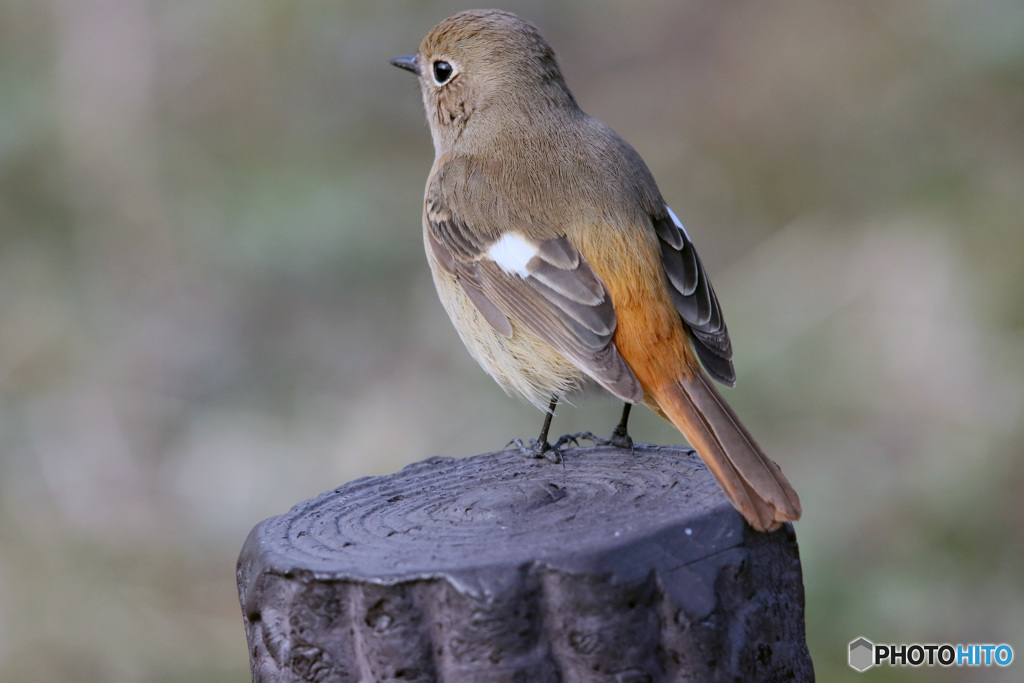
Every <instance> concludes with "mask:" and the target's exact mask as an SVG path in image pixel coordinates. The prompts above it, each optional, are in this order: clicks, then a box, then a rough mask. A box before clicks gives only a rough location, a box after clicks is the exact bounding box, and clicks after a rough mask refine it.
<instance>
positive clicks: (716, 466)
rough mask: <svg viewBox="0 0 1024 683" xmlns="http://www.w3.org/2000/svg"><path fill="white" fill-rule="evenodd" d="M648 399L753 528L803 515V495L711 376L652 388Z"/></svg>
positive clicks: (772, 526)
mask: <svg viewBox="0 0 1024 683" xmlns="http://www.w3.org/2000/svg"><path fill="white" fill-rule="evenodd" d="M653 389H654V390H653V391H651V390H650V388H649V390H648V392H647V393H648V397H649V399H650V398H653V399H654V400H655V401H656V402H657V404H658V405H657V408H658V409H660V410H658V412H660V413H662V414H663V416H664V417H666V418H667V419H668V420H669V421H670V422H671V423H672V424H674V425H675V426H676V427H677V428H678V429H679V431H681V432H682V433H683V436H685V437H686V438H687V440H688V441H689V442H690V445H692V446H693V447H694V448H695V449H696V450H697V453H698V454H699V455H700V457H701V458H702V459H703V460H704V462H705V464H707V466H708V468H709V469H710V470H711V473H712V474H714V475H715V479H717V480H718V483H719V485H721V487H722V489H723V490H724V491H725V493H726V495H727V496H728V497H729V500H730V501H732V504H733V505H734V506H735V507H736V509H737V510H739V511H740V512H741V513H742V514H743V516H744V517H746V519H747V521H748V522H749V523H750V525H751V526H752V527H754V528H755V529H757V530H759V531H771V530H773V529H777V528H778V527H779V526H780V525H781V524H782V523H783V522H787V521H796V520H798V519H799V518H800V513H801V508H800V499H799V498H798V497H797V495H796V491H794V490H793V487H792V486H791V485H790V483H789V481H788V480H787V479H786V476H785V475H784V474H783V473H782V470H781V469H779V466H778V465H776V464H775V462H774V461H773V460H772V459H771V458H769V457H768V456H767V455H765V454H764V451H762V450H761V447H760V446H758V445H757V442H756V441H754V437H752V436H751V435H750V432H748V431H747V429H746V427H744V426H743V424H742V423H741V422H740V420H739V418H738V417H736V413H734V412H733V410H732V408H730V407H729V404H728V403H726V402H725V399H724V398H722V395H721V394H719V393H718V390H717V389H715V387H714V385H713V384H712V383H711V379H710V378H709V377H708V376H707V375H705V374H704V373H703V372H702V371H700V370H696V371H695V372H694V374H693V377H692V378H689V379H684V380H681V381H678V382H674V383H670V384H666V385H664V386H661V387H653Z"/></svg>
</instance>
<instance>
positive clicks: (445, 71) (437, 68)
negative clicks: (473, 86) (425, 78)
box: [434, 59, 455, 85]
mask: <svg viewBox="0 0 1024 683" xmlns="http://www.w3.org/2000/svg"><path fill="white" fill-rule="evenodd" d="M454 71H455V70H454V69H453V68H452V65H451V64H449V63H448V62H445V61H442V60H440V59H439V60H437V61H436V62H434V81H435V82H436V83H437V84H438V85H444V84H445V83H447V82H448V79H449V78H451V77H452V73H453V72H454Z"/></svg>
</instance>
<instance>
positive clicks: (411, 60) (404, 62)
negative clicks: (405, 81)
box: [389, 55, 420, 76]
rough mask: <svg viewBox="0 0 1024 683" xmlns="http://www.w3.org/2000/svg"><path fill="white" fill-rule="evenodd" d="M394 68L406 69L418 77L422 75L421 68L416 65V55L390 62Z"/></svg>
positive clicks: (403, 56)
mask: <svg viewBox="0 0 1024 683" xmlns="http://www.w3.org/2000/svg"><path fill="white" fill-rule="evenodd" d="M389 63H390V64H391V65H392V66H397V67H398V68H399V69H405V70H406V71H411V72H413V73H414V74H416V75H417V76H418V75H419V73H420V67H419V65H418V64H417V63H416V55H402V56H401V57H395V58H394V59H392V60H390V62H389Z"/></svg>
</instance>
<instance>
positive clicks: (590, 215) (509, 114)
mask: <svg viewBox="0 0 1024 683" xmlns="http://www.w3.org/2000/svg"><path fill="white" fill-rule="evenodd" d="M391 63H392V64H393V65H394V66H397V67H399V68H401V69H405V70H407V71H410V72H412V73H413V74H415V75H416V76H417V79H418V81H419V85H420V90H421V94H422V98H423V105H424V109H425V111H426V117H427V122H428V125H429V128H430V133H431V137H432V140H433V145H434V152H435V155H434V162H433V166H432V168H431V170H430V174H429V176H428V179H427V184H426V188H425V192H424V199H423V240H424V249H425V251H426V256H427V261H428V263H429V266H430V271H431V274H432V278H433V281H434V284H435V286H436V289H437V293H438V296H439V298H440V300H441V303H442V305H443V307H444V309H445V310H446V312H447V313H448V316H449V317H450V318H451V320H452V323H453V324H454V326H455V329H456V330H457V332H458V334H459V336H460V338H461V339H462V341H463V343H464V344H465V346H466V347H467V349H468V350H469V352H470V354H471V355H472V356H473V357H474V358H475V359H476V361H477V362H478V363H479V364H480V365H481V366H482V367H483V369H484V370H485V371H486V372H487V373H488V374H490V375H491V377H493V378H494V379H495V380H496V381H497V383H498V384H499V385H500V386H501V387H502V388H504V389H505V391H506V392H508V393H510V394H518V395H520V396H521V397H523V398H525V399H526V400H527V401H529V402H530V403H533V404H534V405H535V406H537V407H538V408H539V409H540V410H542V411H544V412H545V417H544V425H543V427H542V430H541V433H540V437H539V438H538V439H537V440H535V441H534V442H533V444H532V445H531V447H529V448H530V449H532V450H531V452H532V453H533V454H534V455H546V454H547V455H551V454H552V452H553V453H554V455H556V456H557V455H558V453H557V450H556V448H555V447H552V446H551V445H550V444H549V443H548V441H547V435H548V429H549V427H550V424H551V418H552V415H553V414H554V410H555V406H556V405H557V403H558V401H559V400H561V399H563V398H565V397H566V396H569V395H574V394H576V393H579V392H588V391H593V390H594V389H603V390H604V391H607V392H608V393H610V394H612V395H613V396H614V397H616V398H617V399H619V400H621V401H622V402H623V404H624V407H623V414H622V419H621V421H620V422H619V424H618V425H617V426H616V428H615V430H614V432H613V435H612V439H610V440H608V441H610V442H611V443H614V444H616V445H631V444H632V441H631V439H630V437H629V435H628V429H627V420H628V417H629V411H630V408H631V407H632V406H633V405H634V404H637V403H643V404H644V405H646V406H647V407H649V408H650V409H652V410H653V411H654V412H655V413H657V414H658V415H660V416H661V417H662V418H664V419H666V420H668V421H669V422H671V423H672V424H673V425H675V426H676V427H677V428H678V429H679V431H680V432H681V433H682V434H683V436H684V437H685V438H686V439H687V441H688V442H689V443H690V445H691V446H692V447H693V448H694V449H695V450H696V452H697V453H698V454H699V455H700V457H701V458H702V460H703V461H704V462H705V464H706V465H707V467H708V469H709V470H710V471H711V473H712V474H713V475H714V477H715V479H716V480H717V481H718V483H719V485H720V486H721V488H722V489H723V491H724V492H725V494H726V496H727V497H728V499H729V500H730V501H731V503H732V504H733V506H734V507H735V508H736V509H737V510H738V511H739V512H740V513H741V514H742V515H743V517H744V518H745V519H746V520H747V522H748V523H749V524H750V525H751V526H752V527H753V528H754V529H757V530H759V531H772V530H775V529H777V528H779V527H780V526H781V525H782V524H784V523H786V522H790V521H796V520H798V519H799V518H800V515H801V505H800V500H799V498H798V496H797V494H796V492H795V491H794V489H793V487H792V486H791V485H790V483H789V481H788V480H787V479H786V477H785V475H784V474H783V473H782V470H781V469H780V468H779V466H778V465H777V464H776V463H775V462H774V461H773V460H772V459H770V458H769V457H768V456H767V455H765V453H764V451H763V450H762V448H761V446H759V445H758V443H757V442H756V441H755V440H754V437H753V436H752V435H751V434H750V432H749V431H748V430H747V428H746V427H745V426H744V425H743V423H742V422H740V419H739V418H738V417H737V415H736V413H735V412H734V411H733V409H732V408H731V407H730V406H729V404H728V403H727V402H726V401H725V399H724V398H723V397H722V395H721V393H720V392H719V391H718V389H717V388H716V387H715V384H714V380H717V381H718V382H720V383H722V384H724V385H726V386H733V385H734V383H735V381H736V374H735V370H734V367H733V363H732V342H731V341H730V338H729V333H728V330H727V328H726V325H725V321H724V319H723V317H722V311H721V307H720V305H719V302H718V298H717V296H716V294H715V291H714V289H713V288H712V286H711V282H710V280H709V279H708V275H707V271H706V270H705V268H704V266H703V264H702V262H701V260H700V258H699V257H698V255H697V251H696V250H695V248H694V245H693V241H692V240H691V238H690V236H689V234H688V233H687V231H686V229H685V228H684V227H683V224H682V222H681V221H680V219H679V218H678V216H677V215H676V214H675V213H674V212H673V211H672V209H670V208H669V206H668V204H667V203H666V202H665V200H664V199H663V197H662V195H661V192H660V190H659V189H658V185H657V183H656V182H655V180H654V177H653V175H652V174H651V172H650V170H649V169H648V167H647V165H646V164H645V163H644V161H643V160H642V159H641V157H640V155H639V154H638V153H637V152H636V150H634V149H633V147H631V146H630V145H629V144H628V143H627V142H626V141H625V140H624V139H623V138H621V137H620V136H619V135H618V134H617V133H615V132H614V131H613V130H612V129H611V128H609V127H608V126H606V125H605V124H603V123H601V122H600V121H598V120H597V119H595V118H592V117H591V116H589V115H587V114H586V113H584V112H583V110H582V109H581V108H580V106H579V105H578V104H577V102H576V99H575V97H574V96H573V94H572V92H571V91H570V90H569V87H568V86H567V85H566V82H565V79H564V78H563V76H562V73H561V70H560V67H559V65H558V61H557V59H556V56H555V52H554V50H553V49H552V47H551V45H550V44H549V42H548V41H547V39H546V38H545V37H544V36H543V34H542V33H541V32H540V30H539V29H538V28H537V27H536V26H534V25H533V24H532V23H530V22H528V21H525V20H523V19H520V18H519V17H517V16H516V15H514V14H511V13H508V12H504V11H499V10H468V11H464V12H460V13H458V14H455V15H454V16H451V17H449V18H447V19H445V20H443V21H441V22H440V23H438V24H437V25H436V26H435V27H434V28H432V29H431V30H430V31H429V32H428V33H427V34H426V36H425V37H424V38H423V41H422V42H421V44H420V46H419V50H418V51H417V52H416V53H415V54H410V55H405V56H401V57H395V58H394V59H392V60H391ZM560 443H561V442H559V444H556V446H558V445H560Z"/></svg>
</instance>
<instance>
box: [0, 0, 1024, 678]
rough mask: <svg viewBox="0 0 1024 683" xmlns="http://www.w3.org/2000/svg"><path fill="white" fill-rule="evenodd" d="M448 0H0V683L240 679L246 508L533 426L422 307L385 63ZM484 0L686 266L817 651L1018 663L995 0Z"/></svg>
mask: <svg viewBox="0 0 1024 683" xmlns="http://www.w3.org/2000/svg"><path fill="white" fill-rule="evenodd" d="M467 7H469V6H468V5H465V4H463V3H457V2H444V1H419V2H413V1H412V0H383V1H380V2H354V1H347V0H334V1H333V2H322V1H320V0H304V1H299V0H245V2H242V1H241V0H202V1H199V0H0V681H12V682H13V681H29V680H31V681H40V682H44V683H46V682H50V681H54V682H56V681H115V682H118V681H159V682H167V681H243V680H247V677H248V668H247V666H248V665H247V654H246V646H245V639H244V634H243V631H242V621H241V614H240V610H239V607H238V604H237V598H236V594H235V583H234V561H235V558H236V556H237V553H238V551H239V549H240V548H241V544H242V542H243V540H244V539H245V536H246V534H247V533H248V531H249V529H250V528H251V527H252V526H253V525H254V524H255V523H257V522H258V521H260V520H261V519H263V518H264V517H267V516H270V515H273V514H278V513H281V512H283V511H285V510H287V509H288V508H289V507H290V506H291V505H292V504H293V503H295V502H298V501H299V500H302V499H304V498H307V497H310V496H313V495H315V494H317V493H319V492H321V491H323V490H326V489H329V488H331V487H334V486H336V485H338V484H341V483H343V482H345V481H348V480H350V479H353V478H355V477H358V476H363V475H369V474H383V473H389V472H392V471H394V470H396V469H397V468H399V467H401V466H402V465H404V464H406V463H408V462H410V461H414V460H419V459H421V458H424V457H427V456H430V455H435V454H443V455H452V456H465V455H470V454H473V453H478V452H484V451H488V450H494V449H495V448H497V447H500V446H502V445H503V444H504V443H505V442H506V441H507V440H508V439H509V438H511V437H513V436H523V437H529V436H533V435H534V434H535V432H536V430H537V428H538V427H539V423H540V415H539V414H538V413H537V412H536V411H535V410H534V409H532V408H531V407H529V406H527V405H525V404H523V403H521V402H519V401H517V400H515V399H510V398H507V397H505V396H504V395H503V394H502V393H501V392H500V391H499V390H498V389H497V388H496V387H495V386H494V385H493V383H492V382H491V380H490V379H489V378H487V377H486V376H485V375H484V374H483V372H482V371H480V370H479V369H478V368H477V367H476V366H475V364H474V363H473V361H472V360H471V359H470V358H469V356H468V354H466V352H465V351H464V350H463V348H462V346H461V344H460V343H459V342H458V340H457V337H456V336H455V333H454V332H453V330H452V329H451V327H450V324H449V323H448V321H447V319H446V318H445V316H444V314H443V311H442V309H441V307H440V305H439V304H438V303H437V301H436V299H435V294H434V291H433V287H432V285H431V283H430V279H429V275H428V271H427V268H426V265H425V261H424V258H423V255H422V242H421V237H420V206H421V197H422V191H423V183H424V180H425V178H426V175H427V172H428V170H429V167H430V163H431V160H432V158H433V157H432V149H431V146H430V140H429V135H428V132H427V129H426V125H425V122H424V120H423V114H422V111H421V105H420V100H419V94H418V92H417V88H416V85H415V83H414V82H413V79H412V78H410V77H409V75H408V74H405V73H402V72H400V71H397V70H395V69H394V68H393V67H391V66H389V65H388V63H387V60H388V58H390V57H392V56H395V55H399V54H406V53H409V52H412V51H414V50H415V49H416V47H417V45H418V43H419V40H420V38H421V37H422V35H423V34H424V33H425V32H426V31H427V29H429V28H430V27H431V26H432V25H433V24H434V23H436V22H437V21H439V20H440V19H442V18H444V17H446V16H448V15H450V14H452V13H454V12H455V11H458V10H460V9H466V8H467ZM505 8H507V9H510V10H512V11H515V12H517V13H519V14H521V15H522V16H524V17H526V18H528V19H531V20H532V21H534V22H535V23H537V24H538V25H540V26H541V28H542V29H543V30H544V31H545V33H546V34H547V35H548V37H549V38H550V39H551V41H552V42H553V44H554V45H555V47H556V49H557V50H558V51H559V54H560V58H561V61H562V64H563V67H564V71H565V73H566V76H567V79H568V81H569V84H570V86H571V87H573V89H574V91H575V93H576V96H577V99H578V100H579V102H580V103H581V104H582V106H583V107H584V109H586V110H587V111H588V112H589V113H591V114H593V115H595V116H597V117H598V118H601V119H603V120H604V121H606V122H607V123H608V124H610V125H611V126H612V127H613V128H615V129H616V130H618V131H619V132H620V133H621V134H622V135H623V136H624V137H626V138H627V139H628V140H630V141H631V142H632V143H633V145H634V146H635V147H637V149H638V150H639V151H640V153H641V154H642V155H643V156H644V157H645V158H646V160H647V161H648V163H649V165H650V166H651V168H652V170H653V171H654V174H655V176H656V177H657V178H658V179H659V183H660V185H661V188H662V191H663V193H664V195H665V196H666V198H667V199H668V200H669V202H670V203H671V204H672V205H673V207H674V208H675V210H676V212H677V213H678V214H679V215H680V216H681V217H682V219H683V221H684V222H685V223H686V224H687V226H688V228H689V230H690V232H691V234H692V235H693V236H694V238H695V240H696V242H697V244H698V247H699V248H700V250H701V254H702V255H703V258H704V261H705V263H706V265H707V266H708V268H709V269H710V271H711V273H712V279H713V281H714V282H715V286H716V288H717V290H718V292H719V295H720V298H721V300H722V303H723V306H724V309H725V311H726V317H727V319H728V321H729V325H730V328H731V330H732V334H733V339H734V344H735V348H736V354H737V368H738V372H739V377H740V382H739V385H738V387H737V388H736V389H735V390H732V391H730V392H728V396H729V399H730V401H731V402H733V404H734V405H735V407H736V408H737V409H738V410H739V412H740V414H741V415H743V416H744V419H745V420H746V421H747V422H748V424H749V426H750V427H751V429H752V430H753V431H754V433H755V434H757V435H758V436H759V438H760V440H761V441H762V443H763V444H764V445H765V446H766V447H767V449H768V450H769V452H770V453H771V454H773V455H774V457H775V458H776V459H777V460H778V461H779V462H780V463H781V464H782V466H783V468H784V469H785V471H786V472H787V473H788V475H789V476H790V478H791V479H792V481H793V483H794V484H795V486H796V488H797V489H798V490H799V491H800V494H801V496H802V498H803V501H804V509H805V518H804V520H803V521H801V522H800V523H799V524H798V525H797V533H798V535H799V538H800V541H801V551H802V556H803V560H804V572H805V573H804V578H805V584H806V589H807V626H808V636H809V642H810V646H811V650H812V654H813V656H814V660H815V664H816V667H817V670H818V674H819V679H820V680H825V681H831V680H841V679H845V678H850V679H855V678H856V674H854V673H853V672H852V671H851V670H850V669H848V668H847V667H846V654H845V653H846V647H847V643H848V642H849V641H850V640H852V639H854V638H856V637H858V636H865V637H867V638H869V639H871V640H873V641H875V642H897V643H898V642H915V641H916V642H940V643H941V642H953V643H956V642H982V643H984V642H996V643H1002V642H1008V643H1010V644H1012V645H1013V646H1015V647H1016V649H1017V658H1018V659H1020V658H1022V657H1024V639H1022V638H1021V636H1022V634H1024V580H1022V576H1024V460H1022V458H1021V451H1022V448H1024V427H1022V420H1021V417H1022V412H1024V411H1022V400H1024V344H1022V330H1024V307H1022V305H1021V303H1022V300H1024V229H1022V228H1024V225H1022V222H1024V221H1022V216H1024V4H1022V3H1020V2H1016V1H1015V0H1002V1H1000V0H978V1H976V2H954V1H953V0H890V1H871V2H848V1H841V0H831V1H825V2H822V1H817V2H811V1H810V0H799V1H796V2H788V3H761V2H753V1H743V2H730V3H723V2H714V1H712V0H694V1H686V2H674V1H669V0H661V1H655V0H652V1H645V2H632V3H618V2H611V1H610V0H604V1H602V2H588V3H584V2H582V1H575V2H559V3H551V2H542V1H540V0H535V1H527V0H523V1H513V0H509V2H506V3H505ZM617 412H618V407H617V406H616V405H615V404H614V403H613V402H611V401H610V400H605V399H598V400H595V401H591V402H589V403H586V404H581V405H580V406H578V407H563V408H562V410H560V412H559V415H558V418H557V420H556V427H555V429H556V431H557V432H558V433H564V432H569V431H576V430H579V429H583V428H590V429H594V430H595V431H598V430H600V431H608V430H609V429H610V428H611V426H612V425H613V424H614V421H615V418H616V416H617ZM633 432H634V436H635V437H637V438H638V439H639V440H642V441H654V442H662V443H665V442H676V441H678V439H679V437H678V434H677V433H676V432H674V431H673V430H672V429H671V428H669V427H668V426H667V425H664V424H662V423H660V422H659V421H658V420H657V419H656V418H654V417H653V416H652V415H651V414H650V413H649V412H647V411H643V413H642V414H640V415H638V416H637V419H636V421H635V423H634V427H633ZM1021 666H1022V664H1021V663H1020V662H1017V663H1016V664H1015V666H1014V668H1013V671H993V670H968V671H965V670H920V671H913V670H908V669H904V670H899V669H890V670H876V671H873V672H872V676H873V680H889V681H902V680H937V681H938V680H972V681H977V680H1012V679H1015V680H1019V679H1020V678H1019V672H1020V667H1021Z"/></svg>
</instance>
